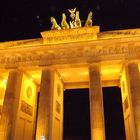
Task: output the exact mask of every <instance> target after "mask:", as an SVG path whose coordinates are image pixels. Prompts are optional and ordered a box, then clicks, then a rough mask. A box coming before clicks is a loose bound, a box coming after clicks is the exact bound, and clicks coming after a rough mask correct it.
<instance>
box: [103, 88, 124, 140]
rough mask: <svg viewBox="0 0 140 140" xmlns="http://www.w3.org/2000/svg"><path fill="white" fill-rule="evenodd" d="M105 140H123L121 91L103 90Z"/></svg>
mask: <svg viewBox="0 0 140 140" xmlns="http://www.w3.org/2000/svg"><path fill="white" fill-rule="evenodd" d="M103 100H104V114H105V129H106V140H125V129H124V119H123V109H122V98H121V90H120V88H119V87H105V88H103Z"/></svg>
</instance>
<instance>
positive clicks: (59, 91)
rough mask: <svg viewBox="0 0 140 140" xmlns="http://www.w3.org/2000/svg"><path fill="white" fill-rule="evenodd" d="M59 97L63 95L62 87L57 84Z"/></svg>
mask: <svg viewBox="0 0 140 140" xmlns="http://www.w3.org/2000/svg"><path fill="white" fill-rule="evenodd" d="M57 95H58V96H60V95H61V86H60V84H57Z"/></svg>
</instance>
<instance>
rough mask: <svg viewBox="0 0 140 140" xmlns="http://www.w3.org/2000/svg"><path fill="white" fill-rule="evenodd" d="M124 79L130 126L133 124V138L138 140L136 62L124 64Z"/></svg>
mask: <svg viewBox="0 0 140 140" xmlns="http://www.w3.org/2000/svg"><path fill="white" fill-rule="evenodd" d="M126 79H127V86H128V91H129V93H128V96H129V99H130V108H131V115H132V119H133V121H132V124H131V125H132V126H134V129H135V130H134V132H135V136H134V138H133V139H134V140H140V111H139V110H140V74H139V67H138V64H137V63H129V64H127V66H126Z"/></svg>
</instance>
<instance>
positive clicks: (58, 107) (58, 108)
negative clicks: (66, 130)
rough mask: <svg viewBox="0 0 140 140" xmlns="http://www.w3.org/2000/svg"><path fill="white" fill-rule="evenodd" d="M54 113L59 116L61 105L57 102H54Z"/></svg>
mask: <svg viewBox="0 0 140 140" xmlns="http://www.w3.org/2000/svg"><path fill="white" fill-rule="evenodd" d="M56 112H57V113H58V114H60V112H61V105H60V103H59V102H58V101H56Z"/></svg>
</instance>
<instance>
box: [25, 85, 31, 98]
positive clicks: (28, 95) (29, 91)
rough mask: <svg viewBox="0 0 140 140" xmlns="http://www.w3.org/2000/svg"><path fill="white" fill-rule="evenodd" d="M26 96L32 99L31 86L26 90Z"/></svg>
mask: <svg viewBox="0 0 140 140" xmlns="http://www.w3.org/2000/svg"><path fill="white" fill-rule="evenodd" d="M26 95H27V97H28V98H29V99H30V98H31V97H32V88H31V87H30V86H28V87H27V88H26Z"/></svg>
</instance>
